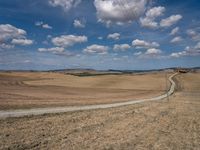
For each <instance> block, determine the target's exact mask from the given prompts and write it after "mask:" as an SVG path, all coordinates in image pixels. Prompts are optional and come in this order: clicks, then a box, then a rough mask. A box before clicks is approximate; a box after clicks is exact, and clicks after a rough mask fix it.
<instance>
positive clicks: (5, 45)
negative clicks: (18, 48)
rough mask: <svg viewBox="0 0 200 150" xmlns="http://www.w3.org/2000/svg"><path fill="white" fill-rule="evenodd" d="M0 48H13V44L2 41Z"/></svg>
mask: <svg viewBox="0 0 200 150" xmlns="http://www.w3.org/2000/svg"><path fill="white" fill-rule="evenodd" d="M0 48H2V49H11V48H14V45H11V44H5V43H2V44H0Z"/></svg>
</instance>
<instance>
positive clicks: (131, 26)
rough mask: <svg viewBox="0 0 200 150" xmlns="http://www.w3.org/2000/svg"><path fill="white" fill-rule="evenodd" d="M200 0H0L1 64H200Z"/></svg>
mask: <svg viewBox="0 0 200 150" xmlns="http://www.w3.org/2000/svg"><path fill="white" fill-rule="evenodd" d="M199 10H200V2H199V0H184V1H183V0H42V1H41V0H6V1H5V0H0V70H54V69H70V68H90V69H98V70H107V69H118V70H144V69H145V70H146V69H147V70H148V69H160V68H168V67H199V66H200V13H199Z"/></svg>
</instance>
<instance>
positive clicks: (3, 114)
mask: <svg viewBox="0 0 200 150" xmlns="http://www.w3.org/2000/svg"><path fill="white" fill-rule="evenodd" d="M177 74H178V73H175V74H173V75H171V76H170V77H169V81H170V83H171V87H170V89H169V91H167V93H165V94H163V95H160V96H157V97H153V98H147V99H138V100H131V101H127V102H119V103H112V104H97V105H85V106H66V107H54V108H33V109H17V110H5V111H0V118H1V119H3V118H9V117H24V116H30V115H43V114H52V113H63V112H72V111H81V110H92V109H105V108H113V107H119V106H126V105H131V104H138V103H143V102H149V101H159V100H162V99H164V98H166V97H167V96H169V95H172V94H173V93H174V89H175V86H176V84H175V82H174V81H173V77H174V76H176V75H177Z"/></svg>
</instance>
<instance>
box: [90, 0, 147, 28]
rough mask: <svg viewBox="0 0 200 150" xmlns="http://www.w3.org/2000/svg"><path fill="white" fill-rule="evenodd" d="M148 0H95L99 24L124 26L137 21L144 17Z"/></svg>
mask: <svg viewBox="0 0 200 150" xmlns="http://www.w3.org/2000/svg"><path fill="white" fill-rule="evenodd" d="M147 2H148V0H126V1H122V0H120V1H116V0H95V1H94V5H95V7H96V10H97V18H98V21H99V22H102V23H106V24H107V25H110V24H113V23H115V24H119V25H121V24H124V23H130V22H133V21H135V20H137V19H138V18H139V17H140V16H141V15H143V13H144V11H145V9H146V4H147Z"/></svg>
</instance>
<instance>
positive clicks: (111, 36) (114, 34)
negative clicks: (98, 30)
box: [107, 33, 120, 40]
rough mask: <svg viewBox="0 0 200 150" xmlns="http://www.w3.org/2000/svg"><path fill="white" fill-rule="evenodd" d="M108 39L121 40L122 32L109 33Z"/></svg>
mask: <svg viewBox="0 0 200 150" xmlns="http://www.w3.org/2000/svg"><path fill="white" fill-rule="evenodd" d="M107 38H108V39H113V40H119V38H120V34H119V33H113V34H109V35H108V36H107Z"/></svg>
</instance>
